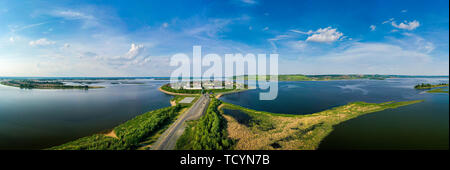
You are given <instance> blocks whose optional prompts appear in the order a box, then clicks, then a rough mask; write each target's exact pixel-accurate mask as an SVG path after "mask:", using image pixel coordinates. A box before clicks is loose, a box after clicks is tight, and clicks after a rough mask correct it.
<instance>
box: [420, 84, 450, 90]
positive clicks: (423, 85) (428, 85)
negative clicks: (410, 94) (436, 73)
mask: <svg viewBox="0 0 450 170" xmlns="http://www.w3.org/2000/svg"><path fill="white" fill-rule="evenodd" d="M443 86H448V84H447V83H439V84H436V85H432V84H429V83H426V84H425V83H422V84H418V85H415V86H414V88H416V89H430V88H433V87H443Z"/></svg>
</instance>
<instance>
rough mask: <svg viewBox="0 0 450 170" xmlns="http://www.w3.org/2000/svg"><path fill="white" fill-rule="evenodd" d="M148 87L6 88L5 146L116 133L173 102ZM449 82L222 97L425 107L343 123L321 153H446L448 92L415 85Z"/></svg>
mask: <svg viewBox="0 0 450 170" xmlns="http://www.w3.org/2000/svg"><path fill="white" fill-rule="evenodd" d="M135 82H143V83H144V84H111V81H103V82H101V83H94V84H91V85H93V86H96V85H99V86H106V88H102V89H90V90H87V91H85V90H39V89H33V90H26V89H19V88H15V87H8V86H3V85H0V149H43V148H48V147H51V146H54V145H59V144H62V143H65V142H68V141H71V140H74V139H77V138H79V137H83V136H87V135H90V134H93V133H97V132H100V131H103V130H105V129H109V128H113V127H114V126H116V125H118V124H120V123H122V122H124V121H126V120H129V119H131V118H132V117H135V116H136V115H138V114H142V113H144V112H146V111H149V110H154V109H158V108H162V107H167V106H169V105H170V103H169V100H170V98H171V96H169V95H166V94H163V93H161V92H159V91H158V87H159V86H161V85H163V84H165V83H167V81H151V80H136V81H135ZM422 82H424V83H448V79H388V80H348V81H305V82H280V83H279V94H278V98H277V99H275V100H272V101H260V100H258V96H259V91H258V90H249V91H245V92H242V93H237V94H230V95H226V96H223V97H222V98H221V99H222V100H224V101H226V102H230V103H233V104H237V105H241V106H244V107H248V108H251V109H255V110H264V111H269V112H275V113H289V114H310V113H315V112H319V111H322V110H326V109H329V108H332V107H335V106H340V105H344V104H347V103H348V102H352V101H366V102H385V101H391V100H396V101H402V100H416V99H424V100H425V102H423V103H419V104H415V105H410V106H406V107H402V108H398V109H394V110H385V111H382V112H377V113H372V114H368V115H364V116H361V117H359V118H356V119H352V120H349V121H347V122H344V123H342V124H340V125H338V126H336V129H335V131H333V132H332V133H331V134H330V135H329V136H328V137H327V138H326V139H325V140H324V141H323V142H322V144H321V145H320V149H430V148H433V149H434V148H439V149H441V148H443V149H448V137H449V136H448V133H449V131H448V128H449V124H448V123H449V117H448V112H449V97H448V94H429V93H423V90H415V89H414V88H413V86H414V85H415V84H417V83H422Z"/></svg>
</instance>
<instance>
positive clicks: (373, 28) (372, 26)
mask: <svg viewBox="0 0 450 170" xmlns="http://www.w3.org/2000/svg"><path fill="white" fill-rule="evenodd" d="M369 28H370V31H375V29H376V28H377V26H375V25H371V26H370V27H369Z"/></svg>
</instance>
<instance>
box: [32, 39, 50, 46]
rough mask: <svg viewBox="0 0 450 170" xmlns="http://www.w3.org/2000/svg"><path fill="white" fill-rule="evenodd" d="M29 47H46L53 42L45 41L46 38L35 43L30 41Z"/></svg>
mask: <svg viewBox="0 0 450 170" xmlns="http://www.w3.org/2000/svg"><path fill="white" fill-rule="evenodd" d="M29 44H30V45H31V46H47V45H52V44H55V42H54V41H50V40H47V39H46V38H41V39H38V40H35V41H30V43H29Z"/></svg>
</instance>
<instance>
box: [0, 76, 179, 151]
mask: <svg viewBox="0 0 450 170" xmlns="http://www.w3.org/2000/svg"><path fill="white" fill-rule="evenodd" d="M143 81H144V82H145V84H111V82H109V81H103V82H102V83H99V84H92V85H94V86H95V85H100V86H106V88H102V89H90V90H55V89H48V90H41V89H32V90H26V89H19V88H15V87H8V86H3V85H0V149H42V148H47V147H50V146H54V145H58V144H62V143H65V142H68V141H71V140H73V139H77V138H79V137H83V136H87V135H90V134H92V133H96V132H99V131H103V130H105V129H108V128H113V127H114V126H116V125H118V124H120V123H122V122H124V121H126V120H129V119H131V118H132V117H134V116H136V115H139V114H142V113H145V112H147V111H149V110H154V109H158V108H162V107H167V106H170V103H169V100H170V96H169V95H166V94H163V93H161V92H159V91H158V87H159V86H160V85H162V84H164V83H167V82H161V81H148V80H147V81H145V80H142V81H139V82H143Z"/></svg>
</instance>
